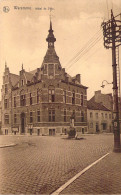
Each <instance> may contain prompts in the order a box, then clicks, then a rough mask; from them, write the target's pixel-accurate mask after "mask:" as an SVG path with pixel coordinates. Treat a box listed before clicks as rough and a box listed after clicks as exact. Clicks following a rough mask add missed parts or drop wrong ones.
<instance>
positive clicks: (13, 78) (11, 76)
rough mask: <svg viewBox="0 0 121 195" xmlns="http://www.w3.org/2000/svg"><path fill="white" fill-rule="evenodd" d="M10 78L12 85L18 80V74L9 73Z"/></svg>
mask: <svg viewBox="0 0 121 195" xmlns="http://www.w3.org/2000/svg"><path fill="white" fill-rule="evenodd" d="M10 79H11V83H12V86H14V85H15V84H16V83H17V82H18V81H19V75H16V74H12V73H10Z"/></svg>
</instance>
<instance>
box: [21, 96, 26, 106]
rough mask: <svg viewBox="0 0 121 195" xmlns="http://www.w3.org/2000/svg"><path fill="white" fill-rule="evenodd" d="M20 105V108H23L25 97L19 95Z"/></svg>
mask: <svg viewBox="0 0 121 195" xmlns="http://www.w3.org/2000/svg"><path fill="white" fill-rule="evenodd" d="M20 105H21V106H25V105H26V96H25V95H21V96H20Z"/></svg>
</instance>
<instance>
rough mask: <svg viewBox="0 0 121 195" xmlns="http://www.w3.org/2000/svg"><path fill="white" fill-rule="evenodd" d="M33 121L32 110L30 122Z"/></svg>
mask: <svg viewBox="0 0 121 195" xmlns="http://www.w3.org/2000/svg"><path fill="white" fill-rule="evenodd" d="M32 122H33V112H30V123H32Z"/></svg>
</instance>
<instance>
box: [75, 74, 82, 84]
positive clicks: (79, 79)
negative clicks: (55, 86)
mask: <svg viewBox="0 0 121 195" xmlns="http://www.w3.org/2000/svg"><path fill="white" fill-rule="evenodd" d="M80 77H81V76H80V74H77V75H76V80H77V81H78V82H79V83H80V84H81V78H80Z"/></svg>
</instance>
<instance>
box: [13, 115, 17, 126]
mask: <svg viewBox="0 0 121 195" xmlns="http://www.w3.org/2000/svg"><path fill="white" fill-rule="evenodd" d="M16 123H17V115H16V114H14V124H16Z"/></svg>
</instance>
